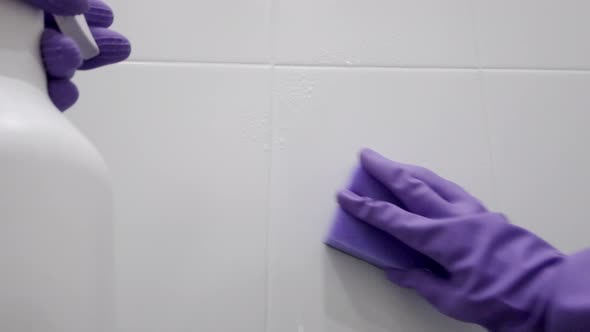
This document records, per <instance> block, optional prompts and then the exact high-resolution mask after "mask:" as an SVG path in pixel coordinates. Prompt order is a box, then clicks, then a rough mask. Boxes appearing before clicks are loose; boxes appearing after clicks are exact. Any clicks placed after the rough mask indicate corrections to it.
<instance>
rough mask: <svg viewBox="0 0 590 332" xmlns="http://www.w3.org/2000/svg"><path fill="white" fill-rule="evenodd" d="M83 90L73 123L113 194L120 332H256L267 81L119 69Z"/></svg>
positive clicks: (262, 284) (250, 73)
mask: <svg viewBox="0 0 590 332" xmlns="http://www.w3.org/2000/svg"><path fill="white" fill-rule="evenodd" d="M79 81H80V83H81V86H83V87H86V93H85V98H84V99H83V100H82V101H81V102H80V103H79V104H78V107H77V108H76V109H74V110H72V111H71V112H70V116H71V117H72V119H73V120H74V122H75V123H76V124H78V125H79V126H80V127H81V128H82V129H83V130H84V132H86V133H87V134H88V136H90V138H91V139H92V140H93V141H94V142H95V143H96V144H97V146H98V147H99V149H100V150H101V151H102V152H103V153H104V156H105V158H106V161H107V163H108V164H109V166H110V168H111V170H112V173H113V178H114V183H115V199H116V231H117V234H116V253H117V257H116V262H117V271H116V272H117V273H116V274H117V287H118V289H117V292H118V325H119V327H120V330H121V331H126V332H131V331H133V332H139V331H154V332H161V331H170V332H172V331H174V332H181V331H182V332H188V331H211V332H217V331H219V332H227V331H262V330H263V329H264V322H265V310H266V278H267V277H266V273H265V266H266V228H267V227H266V223H267V213H266V206H267V203H266V202H267V188H268V172H269V169H268V167H269V162H268V158H269V153H268V151H266V150H265V147H266V146H267V145H268V142H269V137H270V136H269V133H270V132H269V110H270V109H269V106H270V103H269V98H268V94H267V92H268V90H269V82H270V71H269V70H268V69H266V68H250V67H240V68H227V67H216V66H205V67H203V66H198V65H193V66H176V65H156V66H145V65H121V66H116V67H114V68H109V69H106V70H101V71H100V72H98V71H97V72H96V73H92V74H88V75H84V76H81V77H80V80H79ZM91 86H96V87H100V89H98V88H96V89H91V88H90V87H91Z"/></svg>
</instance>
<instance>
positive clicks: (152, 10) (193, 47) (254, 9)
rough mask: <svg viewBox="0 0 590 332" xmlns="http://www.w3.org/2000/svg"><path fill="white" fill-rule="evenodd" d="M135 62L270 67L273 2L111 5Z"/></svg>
mask: <svg viewBox="0 0 590 332" xmlns="http://www.w3.org/2000/svg"><path fill="white" fill-rule="evenodd" d="M109 4H111V5H112V7H113V8H114V9H115V10H116V15H117V20H116V22H115V25H114V27H115V28H116V29H117V30H119V31H121V32H124V33H125V35H127V36H128V37H129V38H130V39H131V40H132V41H133V49H134V50H133V55H132V59H134V60H148V61H172V62H175V61H200V62H241V63H264V62H268V60H269V54H270V39H269V36H270V34H269V31H270V5H271V0H211V1H205V0H199V1H195V0H167V1H144V0H110V1H109Z"/></svg>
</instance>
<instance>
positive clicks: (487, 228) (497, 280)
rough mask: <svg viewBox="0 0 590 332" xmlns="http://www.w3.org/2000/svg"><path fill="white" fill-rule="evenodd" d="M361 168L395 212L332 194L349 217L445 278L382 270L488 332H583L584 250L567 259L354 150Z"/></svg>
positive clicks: (429, 180)
mask: <svg viewBox="0 0 590 332" xmlns="http://www.w3.org/2000/svg"><path fill="white" fill-rule="evenodd" d="M361 164H362V167H363V168H364V169H365V170H366V171H367V172H368V173H369V174H370V175H371V176H373V177H374V178H375V179H376V180H378V181H379V182H380V183H381V184H383V185H384V186H385V187H387V188H388V190H390V191H391V193H392V194H393V195H394V196H395V197H397V198H398V199H399V201H400V202H401V203H402V204H403V206H404V207H403V208H402V207H400V206H398V205H395V204H392V203H389V202H385V201H380V200H375V199H373V198H370V197H363V196H359V195H357V194H356V193H353V192H352V191H349V190H345V191H342V192H340V193H339V195H338V202H339V204H340V205H341V207H342V208H343V209H344V210H345V211H346V212H347V213H349V214H350V215H351V216H354V217H356V218H358V219H359V220H362V221H365V222H366V223H368V224H370V225H372V226H374V227H376V228H378V229H381V230H383V231H385V232H387V233H389V234H390V235H391V236H392V237H394V238H395V239H399V240H401V241H403V242H404V243H405V244H407V245H408V246H410V247H412V248H414V249H415V250H417V251H419V252H421V253H422V254H424V255H426V256H429V257H431V258H432V259H434V260H435V261H436V262H438V263H439V264H440V265H441V266H442V267H443V268H444V269H445V270H446V273H445V274H444V275H440V274H435V273H432V272H430V271H428V270H424V269H411V270H397V269H386V273H387V276H388V277H389V279H390V280H391V281H392V282H394V283H396V284H398V285H400V286H402V287H407V288H412V289H414V290H416V291H417V292H418V294H420V295H421V296H423V297H424V298H425V299H426V300H427V301H429V302H430V303H431V304H432V305H434V306H435V307H436V308H437V309H438V310H440V311H441V312H442V313H444V314H446V315H448V316H450V317H453V318H455V319H458V320H462V321H465V322H471V323H475V324H479V325H481V326H483V327H485V328H487V329H489V330H490V331H496V332H517V331H518V332H527V331H549V332H570V331H571V332H573V331H588V330H590V287H589V286H590V282H589V281H588V279H587V277H586V276H587V275H588V274H589V273H590V252H588V251H585V252H582V253H579V254H576V255H572V256H569V257H568V256H566V255H563V254H562V253H560V252H559V251H558V250H556V249H555V248H554V247H552V246H551V245H549V244H548V243H547V242H545V241H543V240H542V239H540V238H539V237H537V236H535V235H534V234H532V233H530V232H528V231H526V230H525V229H522V228H520V227H518V226H515V225H512V224H510V223H509V222H508V221H507V220H506V218H505V217H504V216H503V215H501V214H497V213H492V212H489V211H487V209H486V208H485V207H484V206H483V205H482V204H481V203H480V202H479V201H478V200H477V199H475V198H474V197H472V196H471V195H470V194H468V193H467V192H465V190H463V189H462V188H461V187H459V186H458V185H456V184H454V183H452V182H450V181H448V180H445V179H443V178H441V177H439V176H437V175H436V174H434V173H432V172H431V171H428V170H426V169H424V168H421V167H417V166H411V165H405V164H400V163H397V162H393V161H390V160H388V159H386V158H384V157H383V156H381V155H379V154H377V153H376V152H373V151H370V150H364V151H363V152H362V153H361Z"/></svg>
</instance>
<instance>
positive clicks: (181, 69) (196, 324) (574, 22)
mask: <svg viewBox="0 0 590 332" xmlns="http://www.w3.org/2000/svg"><path fill="white" fill-rule="evenodd" d="M110 3H111V5H112V6H113V8H114V9H115V10H116V13H117V22H116V25H115V27H116V29H117V30H119V31H121V32H123V33H125V34H126V35H128V36H129V37H130V39H131V40H132V41H133V44H134V54H133V56H132V58H131V59H130V60H129V61H127V62H126V63H124V64H121V65H117V66H114V67H111V68H106V69H102V70H99V71H93V72H84V73H80V74H78V76H77V78H76V81H77V82H78V84H79V86H80V88H81V91H82V97H81V100H80V102H79V103H78V105H77V106H76V107H75V109H73V110H71V111H69V112H68V117H70V118H71V119H72V121H73V122H75V123H76V124H77V125H78V126H79V128H80V129H81V130H82V131H83V132H84V133H85V134H87V135H88V136H89V137H90V138H91V139H92V140H93V141H94V142H95V143H96V145H97V146H98V147H99V149H100V150H101V151H102V153H103V154H104V157H105V159H106V160H107V162H108V164H109V165H110V168H111V170H112V174H113V180H114V191H115V197H116V204H117V207H116V211H117V215H116V228H115V229H116V262H117V265H116V274H117V294H118V295H117V302H118V307H117V312H118V318H117V323H118V326H119V328H118V331H119V332H140V331H141V332H151V331H153V332H163V331H166V332H189V331H190V332H193V331H207V332H229V331H240V332H241V331H243V332H261V331H265V332H288V331H293V332H435V331H436V332H441V331H442V332H456V331H482V330H481V329H479V328H476V327H474V326H469V325H466V324H462V323H459V322H456V321H453V320H451V319H448V318H445V317H443V316H442V315H440V314H438V313H437V312H436V311H435V310H434V309H431V308H430V307H429V306H428V305H427V304H426V303H425V302H424V301H422V300H421V299H419V298H417V297H416V296H415V295H413V294H412V293H411V292H409V291H407V290H402V289H399V288H397V287H395V286H393V285H390V284H389V283H388V282H387V281H386V280H385V278H384V276H383V275H382V273H380V272H379V271H377V270H376V269H374V268H372V267H370V266H368V265H366V264H364V263H361V262H359V261H357V260H354V259H352V258H349V257H346V256H344V255H342V254H340V253H336V252H333V251H331V250H329V249H327V248H325V247H324V245H322V237H323V235H324V234H325V231H326V228H327V226H328V225H329V222H330V218H331V215H332V212H333V211H334V209H335V203H334V199H333V196H334V192H335V191H336V190H337V189H339V188H340V187H341V186H342V185H343V184H344V183H345V181H346V178H347V175H348V173H349V171H350V168H351V167H352V166H353V165H354V163H355V162H356V153H357V151H358V150H359V148H361V147H372V148H375V149H377V150H379V151H381V152H383V153H385V154H386V155H388V156H389V157H391V158H394V159H397V160H401V161H405V162H410V163H417V164H421V165H424V166H427V167H429V168H432V169H433V170H435V171H437V172H439V173H440V174H442V175H444V176H446V177H448V178H450V179H452V180H454V181H456V182H458V183H460V184H462V185H463V186H465V187H466V188H467V189H468V190H470V191H471V192H473V193H474V194H475V195H476V196H478V197H480V198H481V199H482V200H484V201H485V202H486V203H487V205H488V206H489V207H490V208H492V209H494V210H499V211H503V212H505V213H507V214H508V215H509V216H510V217H511V219H512V221H513V222H514V223H516V224H519V225H522V226H525V227H527V228H529V229H531V230H533V231H535V232H537V233H538V234H540V235H541V236H543V237H544V238H546V239H547V240H549V241H550V242H551V243H553V244H555V245H556V246H558V247H559V248H560V249H562V250H564V251H568V252H570V251H574V250H579V249H581V248H583V247H585V246H587V245H588V244H589V242H590V240H589V238H588V236H587V234H588V232H590V226H589V225H590V223H589V222H588V220H589V217H590V216H589V212H588V209H587V208H586V205H587V204H586V200H587V199H588V197H590V177H589V176H588V174H587V171H588V170H589V169H590V158H589V155H590V152H589V151H588V149H587V145H588V143H587V142H588V141H589V139H590V134H589V133H588V130H587V124H588V120H589V119H590V115H588V109H589V108H590V74H589V71H588V69H590V21H589V20H588V19H587V17H588V13H589V12H590V3H589V2H587V1H582V0H566V1H549V0H516V1H515V0H511V1H508V0H448V1H438V0H362V1H361V0H215V1H213V0H190V1H189V0H168V1H141V0H110Z"/></svg>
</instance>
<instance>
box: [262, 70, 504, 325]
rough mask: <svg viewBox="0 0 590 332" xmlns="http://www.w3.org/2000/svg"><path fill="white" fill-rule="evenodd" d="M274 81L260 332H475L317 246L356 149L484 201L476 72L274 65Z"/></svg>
mask: <svg viewBox="0 0 590 332" xmlns="http://www.w3.org/2000/svg"><path fill="white" fill-rule="evenodd" d="M275 85H276V88H275V96H274V111H273V112H274V114H273V128H274V138H273V158H272V165H273V167H272V176H271V179H272V181H271V187H272V190H271V192H272V194H271V228H270V239H271V242H270V250H269V253H270V285H269V287H270V288H269V289H270V293H269V296H270V297H269V301H270V302H269V325H268V330H269V331H306V332H323V331H330V332H340V331H347V332H352V331H355V332H357V331H358V332H361V331H362V332H386V331H387V332H389V331H405V332H418V331H420V332H427V331H432V332H434V331H436V332H441V331H459V330H460V331H479V329H477V328H475V327H469V326H468V325H463V324H461V323H458V322H456V321H453V320H450V319H448V318H444V317H443V316H442V315H440V314H438V313H436V311H435V310H434V309H432V308H431V307H430V306H428V305H427V304H426V303H425V302H423V301H422V300H420V299H418V298H417V297H416V296H415V295H413V294H411V293H410V292H408V291H405V290H401V289H399V288H397V287H395V286H393V285H391V284H390V283H389V282H388V281H387V280H386V279H385V276H384V275H383V274H382V273H381V272H380V271H377V270H376V269H374V268H372V267H370V266H368V265H366V264H363V263H361V262H359V261H356V260H354V259H352V258H349V257H346V256H344V255H342V254H340V253H337V252H334V251H332V250H331V249H328V248H326V247H325V246H324V245H323V244H322V240H323V237H324V235H325V234H326V231H327V229H328V226H329V223H330V221H331V218H332V215H333V212H334V211H335V209H336V205H335V202H334V193H335V192H336V190H337V189H339V188H341V186H343V185H344V183H345V182H346V178H347V176H348V174H349V171H350V170H351V168H352V167H353V165H354V164H355V163H356V153H357V151H358V150H359V148H361V147H372V148H374V149H376V150H378V151H381V152H382V153H384V154H386V155H387V156H389V157H391V158H395V159H397V160H400V161H405V162H410V163H416V164H420V165H424V166H427V167H429V168H431V169H433V170H435V171H437V172H439V173H440V174H442V175H444V176H446V177H448V178H450V179H452V180H455V181H457V182H458V183H461V184H462V185H464V186H465V187H466V188H467V189H468V190H470V191H472V192H473V193H474V194H475V195H476V196H478V197H480V198H482V199H483V200H484V201H486V202H490V203H493V201H494V198H493V192H492V172H491V164H490V154H489V142H488V139H487V132H486V125H485V119H484V113H483V112H482V108H481V99H480V85H479V76H478V74H477V73H473V72H467V71H453V70H440V71H427V70H365V69H354V70H337V69H297V68H280V69H278V70H277V73H276V76H275ZM425 317H428V319H425Z"/></svg>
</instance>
